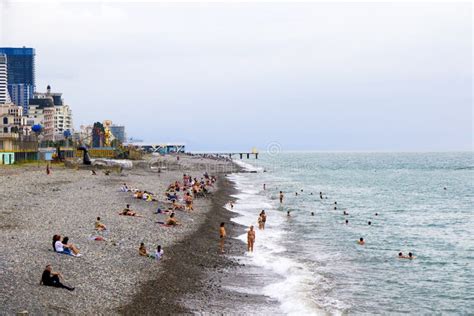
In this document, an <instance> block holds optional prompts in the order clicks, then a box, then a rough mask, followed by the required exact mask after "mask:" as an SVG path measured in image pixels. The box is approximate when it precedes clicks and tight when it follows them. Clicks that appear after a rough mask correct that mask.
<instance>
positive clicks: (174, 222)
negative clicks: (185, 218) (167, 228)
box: [166, 213, 181, 226]
mask: <svg viewBox="0 0 474 316" xmlns="http://www.w3.org/2000/svg"><path fill="white" fill-rule="evenodd" d="M166 225H171V226H177V225H181V224H180V223H179V222H178V220H177V219H176V218H175V217H174V213H171V214H170V217H169V218H168V220H167V221H166Z"/></svg>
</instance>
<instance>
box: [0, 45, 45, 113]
mask: <svg viewBox="0 0 474 316" xmlns="http://www.w3.org/2000/svg"><path fill="white" fill-rule="evenodd" d="M0 54H5V55H6V56H7V67H8V92H9V94H10V97H11V99H12V102H13V103H15V104H16V105H19V106H21V107H22V108H23V113H25V114H26V113H27V111H28V100H29V99H30V98H32V97H33V93H34V92H35V90H36V82H35V56H36V52H35V49H34V48H28V47H0Z"/></svg>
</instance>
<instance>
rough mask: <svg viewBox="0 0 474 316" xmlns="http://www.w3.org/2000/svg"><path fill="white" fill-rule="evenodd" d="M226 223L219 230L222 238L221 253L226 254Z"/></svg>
mask: <svg viewBox="0 0 474 316" xmlns="http://www.w3.org/2000/svg"><path fill="white" fill-rule="evenodd" d="M224 226H225V223H221V227H220V229H219V236H220V243H219V245H220V250H221V253H224V241H225V238H226V237H227V234H226V231H225V227H224Z"/></svg>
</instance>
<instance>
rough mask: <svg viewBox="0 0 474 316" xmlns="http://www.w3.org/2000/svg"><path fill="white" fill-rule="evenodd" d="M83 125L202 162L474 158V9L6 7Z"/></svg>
mask: <svg viewBox="0 0 474 316" xmlns="http://www.w3.org/2000/svg"><path fill="white" fill-rule="evenodd" d="M0 3H2V4H3V5H0V11H1V12H0V46H27V47H34V48H36V53H37V55H36V70H37V71H36V75H37V76H36V78H37V88H38V90H39V91H43V90H45V87H46V85H48V84H50V85H51V86H52V90H53V91H58V92H63V93H64V95H63V96H64V98H65V100H66V102H67V103H68V104H70V105H71V107H72V109H73V112H74V121H75V126H76V128H78V127H79V126H80V125H81V124H92V123H93V122H95V121H102V120H105V119H111V120H112V121H114V123H117V124H124V125H126V129H127V133H128V135H129V136H133V137H135V138H140V139H143V140H145V141H156V142H168V141H170V142H171V141H179V142H186V143H187V144H188V148H190V149H194V150H227V149H247V150H250V149H251V148H252V147H254V146H255V147H257V148H259V149H260V151H264V150H265V149H266V147H267V146H268V144H270V143H273V142H276V143H279V144H280V145H281V148H282V149H283V150H305V149H306V150H383V151H386V150H393V151H401V150H409V151H416V150H420V151H427V150H435V151H437V150H472V138H473V128H472V121H473V113H472V36H473V34H472V5H471V4H469V3H464V4H459V3H458V4H449V3H437V4H429V3H422V4H407V3H405V4H390V3H361V4H358V3H345V4H344V3H334V4H325V3H299V4H291V3H259V4H250V3H240V4H239V3H233V4H224V3H208V4H197V3H195V4H183V3H178V4H172V3H148V4H146V3H140V4H133V3H128V4H127V3H115V4H114V3H101V2H88V3H83V4H80V3H76V4H71V3H59V2H58V3H47V4H45V3H42V2H41V1H40V2H37V3H34V2H14V1H5V0H0Z"/></svg>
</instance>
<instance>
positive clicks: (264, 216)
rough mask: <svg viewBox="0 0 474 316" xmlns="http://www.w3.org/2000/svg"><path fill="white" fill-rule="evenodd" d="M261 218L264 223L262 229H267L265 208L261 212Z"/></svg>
mask: <svg viewBox="0 0 474 316" xmlns="http://www.w3.org/2000/svg"><path fill="white" fill-rule="evenodd" d="M260 219H261V224H262V226H261V228H260V229H265V223H266V222H267V214H265V210H262V211H261V212H260Z"/></svg>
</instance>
